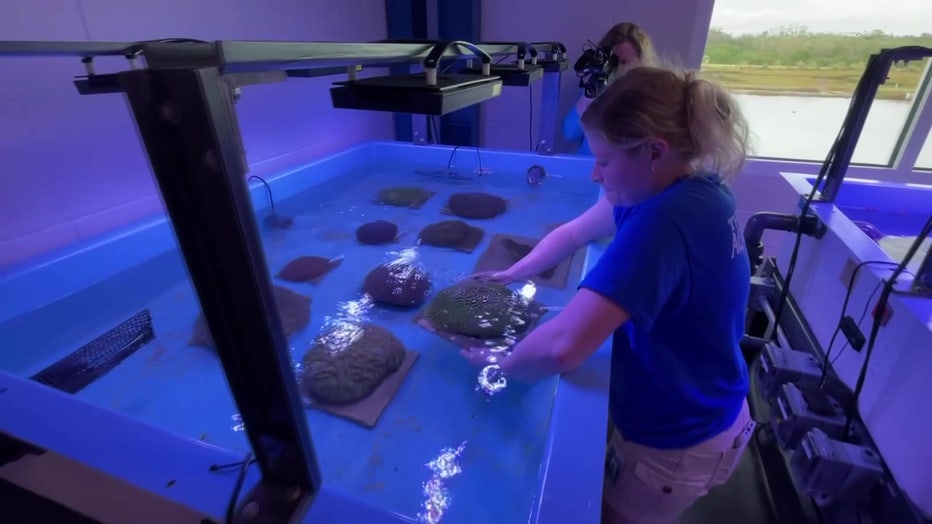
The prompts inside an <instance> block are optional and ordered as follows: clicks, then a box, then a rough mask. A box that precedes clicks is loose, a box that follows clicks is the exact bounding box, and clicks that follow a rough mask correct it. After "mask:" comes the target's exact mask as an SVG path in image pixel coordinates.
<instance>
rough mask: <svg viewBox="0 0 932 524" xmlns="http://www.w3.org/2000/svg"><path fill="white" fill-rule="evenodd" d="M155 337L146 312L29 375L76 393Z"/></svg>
mask: <svg viewBox="0 0 932 524" xmlns="http://www.w3.org/2000/svg"><path fill="white" fill-rule="evenodd" d="M154 338H155V330H154V329H153V328H152V316H151V315H150V314H149V310H148V309H144V310H142V311H140V312H139V313H136V314H135V315H133V316H132V317H130V318H129V319H128V320H126V321H124V322H122V323H121V324H120V325H118V326H116V327H115V328H113V329H111V330H110V331H107V332H106V333H104V334H103V335H101V336H99V337H97V338H95V339H94V340H93V341H91V342H90V343H89V344H86V345H85V346H83V347H81V348H80V349H78V350H77V351H75V352H74V353H72V354H70V355H68V356H67V357H65V358H63V359H61V360H59V361H58V362H56V363H54V364H52V365H51V366H49V367H47V368H45V369H43V370H42V371H40V372H38V373H36V374H35V375H33V376H32V380H35V381H36V382H40V383H42V384H45V385H47V386H51V387H53V388H55V389H58V390H60V391H64V392H66V393H77V392H78V391H81V390H82V389H84V388H86V387H87V386H89V385H90V384H92V383H93V382H94V381H95V380H97V379H98V378H100V377H102V376H104V375H105V374H107V372H109V371H110V370H112V369H113V368H115V367H116V366H117V365H118V364H119V363H120V362H123V361H124V360H126V358H127V357H129V356H130V355H132V354H133V353H135V352H136V350H137V349H139V348H141V347H142V346H144V345H146V344H147V343H148V342H150V341H151V340H153V339H154Z"/></svg>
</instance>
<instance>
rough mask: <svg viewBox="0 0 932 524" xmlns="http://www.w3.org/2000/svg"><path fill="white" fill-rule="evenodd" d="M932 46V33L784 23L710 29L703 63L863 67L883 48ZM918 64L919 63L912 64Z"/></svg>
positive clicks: (840, 67) (841, 67)
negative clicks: (757, 29) (742, 31)
mask: <svg viewBox="0 0 932 524" xmlns="http://www.w3.org/2000/svg"><path fill="white" fill-rule="evenodd" d="M906 45H922V46H926V47H932V33H923V34H922V35H919V36H894V35H888V34H885V33H884V32H883V31H877V30H875V31H869V32H863V33H853V34H837V33H812V32H810V31H809V30H808V28H807V27H806V26H797V25H791V26H784V27H780V28H778V29H776V30H773V31H764V32H762V33H758V34H751V35H739V36H732V35H730V34H728V33H726V32H725V31H723V30H721V29H719V28H712V30H711V31H709V38H708V41H707V44H706V50H705V56H704V57H703V64H721V65H744V66H788V67H819V68H837V69H852V68H853V69H861V68H863V67H864V65H865V63H866V62H867V57H868V56H870V55H871V54H873V53H876V52H877V51H880V50H881V49H884V48H891V47H900V46H906ZM911 65H912V66H913V67H919V64H918V63H915V64H911Z"/></svg>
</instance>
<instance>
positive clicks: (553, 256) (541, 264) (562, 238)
mask: <svg viewBox="0 0 932 524" xmlns="http://www.w3.org/2000/svg"><path fill="white" fill-rule="evenodd" d="M582 245H583V242H579V241H578V240H576V238H575V236H574V235H573V234H572V231H570V229H569V228H567V227H566V225H565V224H564V225H562V226H560V227H558V228H556V229H554V230H553V231H551V232H550V233H549V234H548V235H547V236H545V237H544V238H543V239H541V241H540V242H538V243H537V245H536V246H534V249H532V250H531V252H530V253H528V254H527V255H526V256H525V257H524V258H522V259H521V260H519V261H517V262H515V263H514V264H513V265H512V266H511V267H510V268H508V270H507V272H508V274H509V275H510V276H511V277H512V278H514V279H515V280H520V279H524V278H528V277H531V276H534V275H537V274H538V273H542V272H544V271H546V270H548V269H550V268H552V267H553V266H555V265H557V264H559V263H560V262H561V261H562V260H563V259H565V258H567V257H569V256H570V255H571V254H573V252H574V251H576V250H577V249H579V248H580V247H582Z"/></svg>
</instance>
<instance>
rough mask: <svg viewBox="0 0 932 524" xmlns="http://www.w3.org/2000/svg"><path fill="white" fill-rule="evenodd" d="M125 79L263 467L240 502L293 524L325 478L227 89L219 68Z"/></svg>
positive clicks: (264, 517)
mask: <svg viewBox="0 0 932 524" xmlns="http://www.w3.org/2000/svg"><path fill="white" fill-rule="evenodd" d="M120 79H121V83H122V85H123V88H124V90H125V92H126V96H127V98H128V100H129V104H130V107H131V109H132V112H133V114H134V116H135V118H136V123H137V125H138V128H139V133H140V135H141V137H142V141H143V143H144V145H145V148H146V151H147V152H148V156H149V161H150V164H151V166H152V170H153V172H154V174H155V178H156V181H157V182H158V185H159V189H160V191H161V194H162V198H163V200H164V202H165V207H166V209H167V211H168V214H169V217H170V219H171V223H172V227H173V229H174V232H175V235H176V237H177V238H178V244H179V246H180V248H181V252H182V253H183V254H184V258H185V261H186V263H187V267H188V271H189V273H190V276H191V281H192V283H193V285H194V288H195V289H196V291H197V294H198V297H199V298H200V304H201V308H202V310H203V313H204V316H205V318H206V320H207V324H208V326H209V328H210V331H211V334H212V335H213V339H214V342H215V344H216V347H217V353H218V355H219V357H220V363H221V365H222V366H223V370H224V372H225V375H226V379H227V383H228V384H229V387H230V390H231V393H232V394H233V399H234V401H235V402H236V405H237V407H238V408H239V410H240V416H241V417H242V420H243V424H244V426H245V430H246V434H247V436H248V437H249V442H250V444H251V446H252V449H253V453H254V454H255V457H256V459H257V462H258V466H259V468H260V470H261V471H262V482H261V483H260V484H259V486H258V487H257V489H256V490H254V491H253V492H252V493H250V494H249V495H248V496H247V497H246V500H245V501H244V503H243V504H244V507H245V508H247V509H248V513H249V514H250V515H252V517H253V518H256V519H258V521H267V522H271V521H276V522H285V521H289V520H291V519H293V518H295V517H299V516H300V515H301V514H303V512H304V511H305V510H306V508H307V506H308V504H309V502H310V500H311V498H312V497H313V495H314V494H315V493H316V492H317V491H318V488H319V486H320V483H321V476H320V471H319V469H318V465H317V459H316V457H315V455H314V451H313V448H312V444H311V436H310V430H309V429H308V425H307V420H306V418H305V412H304V408H303V406H302V404H301V399H300V397H299V395H298V391H297V384H296V382H295V380H294V377H293V374H292V368H291V358H290V356H289V354H288V350H287V344H286V340H285V336H284V333H283V331H282V326H281V320H280V318H279V312H278V308H277V306H276V303H275V300H274V296H273V291H272V285H271V279H270V278H269V272H268V268H267V266H266V262H265V254H264V250H263V246H262V244H261V241H260V238H259V230H258V227H257V225H256V221H255V218H254V213H253V211H252V206H251V203H250V198H249V193H248V192H247V188H246V182H245V171H246V166H245V163H244V159H243V158H242V156H241V154H240V147H239V144H240V142H239V136H238V133H237V125H236V121H235V116H234V114H233V110H232V96H233V95H232V90H231V89H230V87H229V85H228V84H226V83H225V82H224V81H223V78H222V77H221V74H220V71H219V70H218V68H215V67H210V68H204V69H164V70H160V69H144V70H136V71H128V72H124V73H121V74H120ZM221 261H222V263H220V262H221ZM237 520H238V519H237Z"/></svg>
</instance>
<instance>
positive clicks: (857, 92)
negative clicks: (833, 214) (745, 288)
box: [772, 60, 873, 340]
mask: <svg viewBox="0 0 932 524" xmlns="http://www.w3.org/2000/svg"><path fill="white" fill-rule="evenodd" d="M872 67H873V61H872V60H869V61H868V66H867V68H866V71H865V74H864V75H862V76H861V79H860V80H859V81H858V85H857V86H856V87H855V88H854V93H852V95H851V102H849V103H848V112H847V113H848V114H850V113H851V109H852V108H853V107H854V106H855V104H856V103H859V102H860V99H861V98H862V97H863V94H862V93H863V92H864V91H865V90H866V89H867V85H868V84H869V83H870V79H871V77H872V75H870V74H868V73H869V71H870V70H871V68H872ZM845 121H847V117H846V118H845ZM846 123H847V122H842V126H841V128H840V129H839V130H838V135H836V136H835V141H834V142H832V146H831V147H830V148H829V152H828V155H827V156H826V158H825V163H823V164H822V167H821V168H820V169H819V174H818V176H817V177H816V179H815V181H814V182H813V183H812V191H810V192H809V195H808V196H807V197H806V200H805V201H804V202H803V205H802V207H801V208H800V211H799V216H798V217H797V219H796V239H795V241H794V243H793V252H792V254H791V255H790V263H789V266H788V267H787V271H786V277H785V278H784V283H783V290H782V291H781V292H780V298H779V300H778V301H777V307H776V308H774V330H773V334H772V337H773V339H774V340H776V337H777V327H779V325H780V317H781V316H782V315H783V309H784V306H785V304H786V300H787V296H788V294H789V292H790V283H791V282H792V281H793V272H794V270H795V269H796V259H797V258H798V257H799V247H800V244H802V239H803V220H804V219H805V218H806V216H807V215H808V213H809V208H810V207H811V206H812V202H813V200H815V195H816V193H817V192H818V191H819V186H821V185H822V182H823V181H824V180H825V177H826V176H827V175H828V168H829V166H830V165H831V164H832V161H833V160H834V158H835V155H837V154H838V150H839V147H840V145H841V139H842V136H844V134H845V130H846V129H847V128H846V127H845V124H846Z"/></svg>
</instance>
